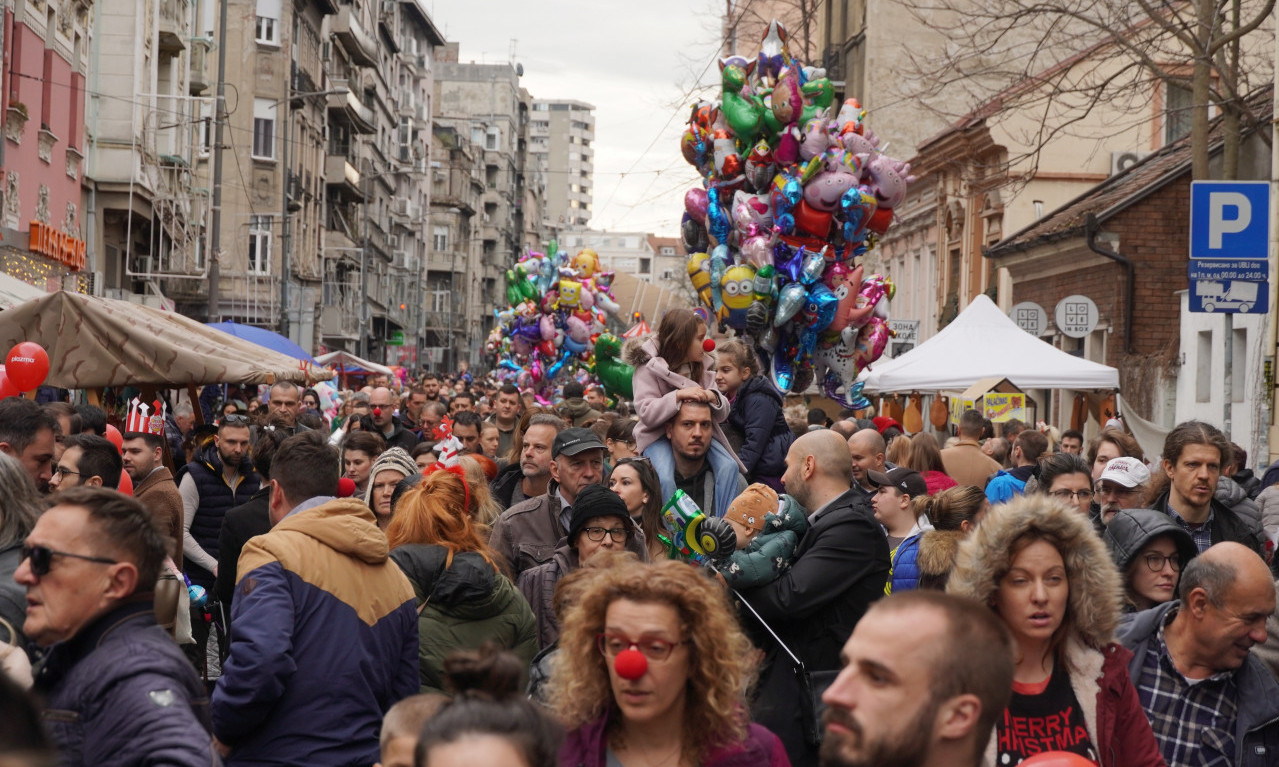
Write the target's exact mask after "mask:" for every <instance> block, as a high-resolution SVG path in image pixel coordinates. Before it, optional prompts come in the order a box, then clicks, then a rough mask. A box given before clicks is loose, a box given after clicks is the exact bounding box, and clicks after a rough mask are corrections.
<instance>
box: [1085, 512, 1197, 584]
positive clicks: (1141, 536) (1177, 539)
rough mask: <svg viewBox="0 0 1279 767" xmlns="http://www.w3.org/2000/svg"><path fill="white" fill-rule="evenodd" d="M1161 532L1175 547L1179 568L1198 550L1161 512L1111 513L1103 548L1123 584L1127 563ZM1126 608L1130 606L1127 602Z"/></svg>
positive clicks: (1126, 579) (1186, 533) (1193, 556)
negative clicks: (1179, 563) (1108, 552)
mask: <svg viewBox="0 0 1279 767" xmlns="http://www.w3.org/2000/svg"><path fill="white" fill-rule="evenodd" d="M1161 535H1167V536H1170V537H1171V538H1172V540H1173V543H1175V544H1176V546H1177V553H1178V554H1180V555H1181V566H1182V567H1183V568H1184V567H1185V566H1186V563H1187V562H1189V561H1190V560H1191V559H1194V558H1195V557H1196V556H1197V555H1198V554H1199V549H1198V548H1196V547H1195V539H1194V538H1192V537H1191V536H1190V533H1188V532H1186V531H1185V530H1183V529H1182V527H1181V525H1178V524H1177V523H1176V522H1173V521H1172V518H1171V517H1169V516H1168V515H1167V514H1164V513H1163V512H1161V511H1155V510H1154V509H1125V510H1123V511H1121V512H1119V513H1117V514H1115V516H1114V517H1113V518H1112V519H1111V520H1110V524H1109V525H1107V526H1106V532H1104V533H1103V534H1102V536H1101V537H1102V540H1104V541H1105V542H1106V547H1107V548H1109V549H1110V556H1111V558H1112V559H1114V561H1115V566H1116V567H1117V568H1119V574H1120V577H1122V578H1123V579H1124V585H1125V587H1126V586H1127V581H1128V576H1127V573H1128V564H1129V563H1130V562H1132V560H1133V558H1134V557H1136V556H1137V554H1138V553H1140V552H1141V550H1142V549H1143V548H1145V547H1146V544H1148V543H1150V542H1151V541H1153V540H1154V539H1156V538H1158V537H1159V536H1161ZM1126 607H1127V608H1132V607H1133V606H1132V604H1131V602H1130V603H1129V604H1128V605H1126Z"/></svg>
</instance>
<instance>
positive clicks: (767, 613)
mask: <svg viewBox="0 0 1279 767" xmlns="http://www.w3.org/2000/svg"><path fill="white" fill-rule="evenodd" d="M852 482H853V462H852V459H851V457H850V455H849V448H848V444H847V443H846V442H844V440H843V438H842V437H840V436H839V435H838V434H836V433H835V432H833V431H831V430H829V429H822V430H819V431H814V432H809V433H808V434H805V435H803V436H802V437H800V438H799V439H797V440H795V442H794V444H792V445H791V448H790V450H789V451H788V452H787V454H786V473H785V474H784V475H783V476H782V484H783V485H785V486H786V492H787V493H788V494H790V496H791V497H792V498H794V499H795V500H796V501H797V502H799V504H800V505H801V506H803V507H804V509H805V510H806V511H807V512H808V531H807V532H805V533H804V536H803V537H802V538H800V540H799V545H798V546H797V547H796V548H795V559H794V562H793V563H792V564H791V567H790V569H789V570H787V571H786V572H785V573H783V574H782V575H781V577H779V578H778V579H777V580H775V581H772V582H771V583H768V584H766V585H764V586H761V587H759V588H756V589H753V590H751V591H748V592H746V593H745V594H744V595H743V596H744V597H745V599H746V601H747V602H749V603H750V604H751V606H753V607H754V608H755V610H756V611H757V612H758V613H759V614H760V616H761V617H762V618H763V619H764V620H765V621H768V623H769V625H770V626H771V627H772V629H773V630H774V631H775V632H777V634H778V636H780V637H781V639H782V641H783V642H785V643H786V646H787V647H789V648H790V650H791V652H793V653H795V655H797V656H798V657H799V659H800V660H801V661H803V663H804V666H805V667H806V668H807V669H808V670H809V671H812V672H816V673H815V676H816V677H817V681H819V682H820V681H824V682H826V683H829V682H830V681H831V680H833V679H834V678H835V676H836V674H837V673H838V671H839V668H840V665H841V664H840V657H839V653H840V650H841V648H842V647H843V643H844V642H845V641H846V640H847V639H848V637H849V635H850V634H852V632H853V627H854V626H855V625H857V621H858V620H860V619H861V617H862V615H863V614H864V613H865V612H866V609H867V608H868V607H869V606H870V604H871V603H872V602H874V601H875V600H876V599H878V598H880V597H881V596H883V594H884V583H885V581H886V580H887V578H888V542H887V539H885V537H884V531H883V529H882V528H881V527H880V526H879V523H878V522H876V521H875V515H874V512H873V511H872V510H871V507H870V503H869V502H867V501H866V500H865V499H864V498H863V497H862V496H861V494H860V493H858V492H857V491H856V490H855V489H853V487H852ZM745 620H752V619H751V618H745ZM774 651H776V648H770V653H771V652H774ZM774 660H775V662H773V663H772V664H770V666H769V670H768V672H767V674H766V676H765V677H764V679H763V680H762V682H761V689H760V694H759V696H758V700H757V702H756V704H755V708H754V710H753V712H752V713H753V715H754V721H757V722H759V723H760V724H763V725H764V726H766V727H768V728H769V729H771V730H772V731H773V732H775V733H777V735H778V736H779V737H781V739H782V742H783V743H785V745H786V751H787V753H788V754H789V755H790V760H791V763H792V764H816V760H817V750H816V748H815V747H813V746H810V745H809V744H808V743H807V742H806V740H805V738H804V730H803V727H802V722H801V719H800V709H799V707H798V706H796V705H795V701H796V700H798V699H799V698H798V696H799V694H800V692H799V689H798V684H797V682H796V680H795V675H794V673H793V671H792V665H793V664H792V663H791V661H790V660H789V658H787V657H786V656H784V655H781V654H778V655H776V657H774ZM820 672H828V673H826V674H824V675H823V674H821V673H820Z"/></svg>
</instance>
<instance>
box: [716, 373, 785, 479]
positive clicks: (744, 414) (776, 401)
mask: <svg viewBox="0 0 1279 767" xmlns="http://www.w3.org/2000/svg"><path fill="white" fill-rule="evenodd" d="M727 423H728V425H729V427H730V428H731V429H732V430H733V431H734V432H736V433H738V434H740V435H741V438H742V445H741V448H739V449H738V450H737V457H738V458H739V459H740V460H741V462H742V465H743V466H745V467H746V476H747V477H748V478H749V479H750V480H751V481H752V482H755V481H757V479H756V477H761V476H763V477H780V476H782V474H784V473H785V472H786V452H787V451H788V450H790V446H791V443H792V442H794V441H795V432H793V431H791V430H790V427H789V426H787V425H786V419H785V418H784V417H783V416H782V395H781V394H779V393H778V391H777V389H776V388H775V387H774V386H773V385H772V384H771V383H769V381H768V379H766V378H764V377H763V376H754V377H752V378H748V379H746V380H745V381H743V382H742V385H741V387H740V388H739V389H738V390H737V396H736V397H734V398H733V401H732V406H731V408H730V410H729V413H728V421H727Z"/></svg>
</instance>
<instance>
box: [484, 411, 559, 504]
mask: <svg viewBox="0 0 1279 767" xmlns="http://www.w3.org/2000/svg"><path fill="white" fill-rule="evenodd" d="M564 428H565V426H564V421H563V420H562V419H561V418H560V417H559V416H557V415H552V414H551V413H538V414H537V415H535V416H533V417H532V418H530V419H528V428H526V429H525V430H524V441H523V443H522V444H521V446H520V460H519V462H518V463H513V464H511V465H510V466H507V467H506V468H504V469H502V470H501V471H500V472H498V475H497V477H496V478H494V480H493V483H492V485H491V488H492V490H493V498H494V499H495V500H496V501H497V502H498V503H499V504H501V505H502V508H503V509H509V508H511V507H512V506H514V505H516V504H518V503H521V502H523V501H525V500H527V499H529V498H536V497H538V496H539V495H543V494H545V493H546V486H547V484H548V483H549V482H550V481H551V447H552V446H553V444H554V442H555V437H556V436H557V435H558V434H559V433H560V432H561V431H563V430H564Z"/></svg>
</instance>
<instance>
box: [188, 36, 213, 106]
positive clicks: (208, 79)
mask: <svg viewBox="0 0 1279 767" xmlns="http://www.w3.org/2000/svg"><path fill="white" fill-rule="evenodd" d="M212 51H213V39H212V38H208V37H193V38H191V79H190V80H189V81H188V83H187V87H188V90H190V91H191V95H192V96H199V95H200V94H202V93H204V92H205V91H207V90H208V89H209V86H210V85H213V83H214V81H215V79H216V78H215V77H214V76H213V75H212V74H211V71H210V70H211V69H212V68H211V67H210V63H211V59H212V58H213V57H212V55H211V53H212Z"/></svg>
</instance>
